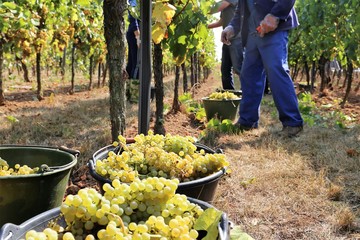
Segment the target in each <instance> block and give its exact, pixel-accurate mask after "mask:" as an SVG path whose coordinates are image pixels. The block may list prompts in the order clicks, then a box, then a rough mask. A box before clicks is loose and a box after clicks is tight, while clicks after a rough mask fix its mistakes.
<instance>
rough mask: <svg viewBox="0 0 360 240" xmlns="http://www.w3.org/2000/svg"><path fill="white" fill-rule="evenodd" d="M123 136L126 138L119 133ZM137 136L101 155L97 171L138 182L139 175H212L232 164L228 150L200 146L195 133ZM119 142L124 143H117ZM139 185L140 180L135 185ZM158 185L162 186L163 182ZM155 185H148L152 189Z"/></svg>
mask: <svg viewBox="0 0 360 240" xmlns="http://www.w3.org/2000/svg"><path fill="white" fill-rule="evenodd" d="M214 94H217V95H218V94H220V93H214ZM119 139H122V138H121V137H120V136H119ZM134 140H135V142H134V143H132V144H129V145H125V146H123V151H121V152H120V153H118V154H116V153H114V152H113V151H110V152H109V153H108V157H107V158H105V159H102V160H100V159H98V160H97V161H96V164H95V170H96V172H97V173H98V174H100V175H101V176H103V177H106V178H109V179H110V180H114V179H118V180H119V181H120V182H128V183H131V182H134V180H135V179H136V178H137V177H141V178H146V177H164V178H169V179H173V178H177V179H179V180H180V182H184V181H191V180H195V179H198V178H202V177H205V176H208V175H210V174H212V173H214V172H217V171H219V170H221V169H222V168H224V167H227V166H228V165H229V162H228V161H227V160H226V158H225V155H224V154H218V153H216V154H212V153H206V152H205V151H204V150H203V149H200V150H197V147H196V145H195V144H194V139H193V138H192V137H182V136H179V135H171V134H166V135H165V136H164V135H160V134H154V133H153V132H152V131H149V134H148V135H146V136H145V135H144V134H140V135H137V136H135V138H134ZM118 144H122V143H114V145H118ZM115 184H119V182H116V183H115ZM136 187H138V186H136V184H134V186H132V188H136ZM139 187H140V186H139ZM155 187H157V188H159V189H160V188H161V184H159V185H156V186H155ZM151 188H152V187H147V188H146V189H147V190H148V192H151V191H152V189H151Z"/></svg>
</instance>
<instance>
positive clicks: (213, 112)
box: [201, 97, 241, 121]
mask: <svg viewBox="0 0 360 240" xmlns="http://www.w3.org/2000/svg"><path fill="white" fill-rule="evenodd" d="M201 100H202V102H203V105H204V109H205V113H206V118H207V120H208V121H209V120H210V119H212V118H215V117H216V118H218V119H221V120H224V119H230V120H232V121H234V120H235V118H236V114H237V112H238V109H239V105H240V101H241V98H237V99H228V100H218V99H209V97H204V98H202V99H201Z"/></svg>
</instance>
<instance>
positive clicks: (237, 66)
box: [208, 0, 243, 90]
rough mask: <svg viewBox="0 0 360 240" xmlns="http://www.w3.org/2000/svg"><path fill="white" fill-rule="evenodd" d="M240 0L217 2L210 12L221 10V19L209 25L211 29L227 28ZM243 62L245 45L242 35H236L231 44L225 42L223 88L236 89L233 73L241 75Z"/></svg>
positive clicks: (222, 64) (222, 72)
mask: <svg viewBox="0 0 360 240" xmlns="http://www.w3.org/2000/svg"><path fill="white" fill-rule="evenodd" d="M237 1H238V0H223V1H220V2H217V3H216V4H215V5H214V6H213V7H212V9H211V11H210V14H215V13H218V12H220V19H219V20H218V21H216V22H213V23H210V24H209V25H208V28H209V29H212V28H217V27H223V28H225V27H226V26H227V25H228V24H229V22H230V20H231V19H232V17H233V16H234V12H235V8H236V6H237ZM242 62H243V45H242V42H241V36H240V35H238V36H234V37H232V38H231V39H230V44H223V46H222V56H221V82H222V87H223V89H228V90H235V86H234V77H233V73H235V74H237V75H240V71H241V65H242Z"/></svg>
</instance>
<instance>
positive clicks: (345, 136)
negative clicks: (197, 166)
mask: <svg viewBox="0 0 360 240" xmlns="http://www.w3.org/2000/svg"><path fill="white" fill-rule="evenodd" d="M218 84H219V80H218V78H216V77H215V78H211V79H209V80H208V81H207V83H205V84H203V85H202V87H201V88H200V89H196V91H195V95H194V98H196V99H200V98H201V97H202V96H204V95H207V94H208V93H210V92H212V91H213V90H214V89H215V88H216V87H218ZM60 85H61V84H60ZM48 86H49V85H48ZM79 89H81V90H79V91H78V92H76V93H75V95H66V94H64V93H63V92H60V91H56V89H53V92H54V93H55V95H53V96H51V95H48V96H47V97H46V100H45V101H42V102H37V101H34V100H33V97H32V95H35V93H30V98H29V99H28V100H24V98H22V99H23V100H18V101H9V102H8V105H7V106H4V107H0V121H1V124H0V144H27V145H30V144H37V145H38V144H40V145H50V146H60V145H66V146H67V147H70V148H73V149H77V150H79V151H80V152H81V156H80V157H79V167H80V166H84V165H85V164H86V162H87V161H88V159H89V158H90V157H91V155H92V153H93V152H95V151H96V150H97V149H99V148H101V147H103V146H105V145H107V144H110V122H109V117H108V116H109V111H108V90H107V88H106V87H105V88H101V89H94V90H92V91H90V92H88V91H84V89H82V88H79ZM167 91H168V94H165V96H169V94H171V91H172V90H171V87H169V88H168V89H167ZM169 92H170V93H169ZM11 93H12V92H8V93H7V94H8V95H9V94H10V95H11ZM31 94H32V95H31ZM266 98H268V99H269V100H270V99H271V96H266ZM169 99H170V98H169ZM169 99H166V101H168V100H169ZM128 108H129V109H128V115H127V116H128V117H127V124H128V127H127V133H126V134H128V136H129V137H130V136H132V135H133V134H136V132H137V106H136V105H130V104H129V105H128ZM274 111H275V110H274V108H273V107H271V106H267V105H264V106H263V107H262V113H261V114H262V117H261V127H260V128H259V129H257V130H254V131H251V132H246V133H243V134H239V135H219V136H217V137H216V138H213V139H210V141H209V142H207V144H208V145H209V146H211V147H213V148H221V149H223V150H224V152H225V154H226V155H227V157H228V159H229V161H230V162H231V166H230V169H231V173H229V174H227V175H226V176H225V177H224V178H222V179H221V180H220V182H219V186H218V188H217V192H216V196H215V199H214V201H213V203H212V204H213V205H214V206H216V207H217V208H219V209H220V210H222V211H224V212H226V213H227V215H228V217H229V219H230V220H231V221H232V222H233V223H235V224H237V225H239V226H241V228H242V229H243V230H244V231H245V232H247V233H248V234H250V235H251V236H252V237H253V238H254V239H264V240H272V239H274V240H275V239H279V240H280V239H281V240H282V239H309V240H310V239H311V240H315V239H321V240H322V239H323V240H335V239H339V240H340V239H360V224H359V222H360V185H359V183H360V160H359V155H358V154H356V153H359V152H360V127H359V126H356V127H355V128H353V129H348V130H340V129H332V128H323V127H317V126H314V127H309V126H305V129H304V132H303V133H302V134H301V135H300V136H299V137H297V138H293V139H283V138H280V137H279V136H278V135H277V134H276V133H277V131H279V130H280V128H281V126H280V124H279V122H278V120H277V119H274V117H273V116H272V113H273V112H274ZM7 116H13V117H16V118H17V119H18V120H19V121H18V122H16V123H10V122H9V121H7V120H6V117H7ZM166 121H167V122H166V123H165V127H166V129H167V131H168V132H171V133H174V134H180V135H197V134H198V133H199V131H200V130H199V129H198V128H197V126H194V125H191V123H190V121H189V119H188V118H187V116H186V115H184V114H181V113H180V114H178V115H176V116H168V117H167V118H166Z"/></svg>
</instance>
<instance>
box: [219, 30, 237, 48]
mask: <svg viewBox="0 0 360 240" xmlns="http://www.w3.org/2000/svg"><path fill="white" fill-rule="evenodd" d="M234 35H235V33H234V29H233V27H231V26H227V27H226V28H225V29H224V30H223V31H222V32H221V42H223V43H224V44H226V45H230V44H231V42H230V39H231V38H233V37H234Z"/></svg>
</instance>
